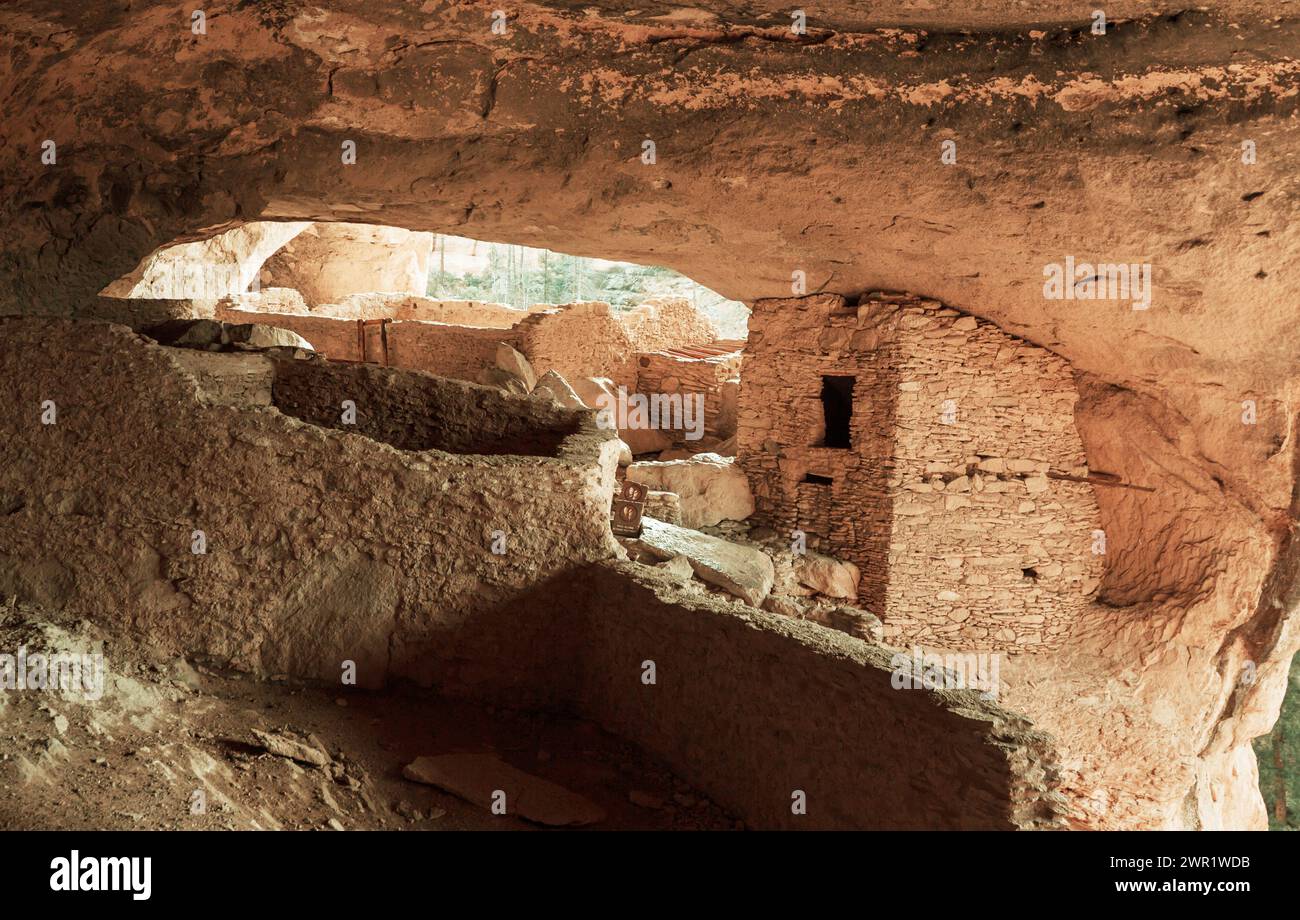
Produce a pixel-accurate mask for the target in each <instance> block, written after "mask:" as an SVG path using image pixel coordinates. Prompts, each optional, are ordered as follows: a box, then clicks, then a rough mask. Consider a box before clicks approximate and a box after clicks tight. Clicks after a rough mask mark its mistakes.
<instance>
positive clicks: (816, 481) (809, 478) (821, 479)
mask: <svg viewBox="0 0 1300 920" xmlns="http://www.w3.org/2000/svg"><path fill="white" fill-rule="evenodd" d="M803 481H804V482H807V483H812V484H813V485H815V486H829V485H834V484H835V480H834V479H831V477H829V476H818V475H817V474H816V473H804V475H803Z"/></svg>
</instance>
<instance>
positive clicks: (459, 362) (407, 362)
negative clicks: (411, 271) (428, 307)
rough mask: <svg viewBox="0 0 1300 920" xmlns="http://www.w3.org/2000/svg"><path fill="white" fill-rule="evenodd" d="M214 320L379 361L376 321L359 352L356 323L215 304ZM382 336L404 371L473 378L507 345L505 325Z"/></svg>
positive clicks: (411, 329)
mask: <svg viewBox="0 0 1300 920" xmlns="http://www.w3.org/2000/svg"><path fill="white" fill-rule="evenodd" d="M216 318H217V319H219V320H222V321H224V322H228V323H263V324H265V325H268V326H278V327H280V328H282V329H290V330H292V331H294V332H296V333H298V334H299V335H301V336H302V337H303V338H305V339H306V340H307V341H308V342H311V344H312V345H313V346H314V347H315V348H316V351H317V352H319V353H320V354H323V355H324V356H326V357H328V358H335V359H341V360H345V361H361V360H366V361H371V362H375V363H382V362H383V347H382V344H381V342H380V338H379V337H380V335H381V331H380V327H379V325H378V324H374V325H371V326H367V327H366V329H365V336H366V340H365V350H364V353H363V351H362V345H361V338H360V331H359V325H358V321H357V320H355V319H334V318H327V317H322V316H315V315H312V316H302V315H298V314H289V313H251V312H248V311H244V310H232V309H228V308H225V307H220V306H219V307H218V308H217V310H216ZM382 334H383V335H385V336H387V339H388V364H389V366H391V367H400V368H405V369H407V370H416V371H425V372H426V373H430V374H437V375H439V376H441V377H454V378H456V379H458V380H471V381H472V380H475V379H477V377H478V375H479V372H480V371H482V370H483V368H485V367H490V366H492V365H493V364H494V363H495V361H496V349H497V345H498V343H500V342H507V343H513V342H514V341H516V336H515V333H514V331H513V330H511V329H485V328H479V327H474V326H453V325H446V324H444V323H426V322H391V323H388V324H386V325H385V326H384V328H383V331H382Z"/></svg>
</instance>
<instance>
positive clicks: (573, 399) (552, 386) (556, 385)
mask: <svg viewBox="0 0 1300 920" xmlns="http://www.w3.org/2000/svg"><path fill="white" fill-rule="evenodd" d="M520 357H522V355H521V356H520ZM530 368H531V365H530ZM533 392H534V393H541V394H543V395H545V396H549V397H550V398H551V399H553V400H555V401H556V402H557V403H559V404H560V405H561V406H563V407H564V408H566V409H585V408H587V407H586V406H585V405H584V404H583V402H582V400H581V399H579V398H578V394H577V393H575V392H574V391H573V387H571V386H569V383H568V381H567V380H565V379H564V377H563V376H561V375H560V374H558V373H556V372H555V371H553V370H551V371H547V372H546V373H545V374H542V376H541V377H540V378H539V379H538V381H537V385H536V386H535V387H533Z"/></svg>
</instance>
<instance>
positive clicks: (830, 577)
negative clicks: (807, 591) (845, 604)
mask: <svg viewBox="0 0 1300 920" xmlns="http://www.w3.org/2000/svg"><path fill="white" fill-rule="evenodd" d="M794 575H795V578H797V579H798V580H799V584H801V585H803V586H804V587H807V588H812V589H813V590H814V591H816V592H817V593H818V594H825V595H826V596H827V597H835V598H840V599H846V598H853V597H857V596H858V579H859V578H860V577H861V572H859V571H858V567H857V566H856V565H854V564H853V563H852V562H842V561H841V560H839V559H833V558H831V557H830V556H823V555H822V554H821V553H802V554H800V555H797V556H795V557H794Z"/></svg>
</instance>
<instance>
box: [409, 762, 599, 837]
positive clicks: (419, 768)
mask: <svg viewBox="0 0 1300 920" xmlns="http://www.w3.org/2000/svg"><path fill="white" fill-rule="evenodd" d="M402 775H403V776H405V777H406V778H407V779H409V780H412V781H413V782H417V783H426V784H428V785H430V786H437V787H438V788H440V789H445V790H447V791H448V792H450V793H452V794H454V795H458V796H460V797H461V798H462V799H464V800H465V801H467V802H472V803H474V804H475V805H478V806H479V807H481V808H484V809H486V810H488V811H491V810H492V806H493V804H494V803H495V802H496V801H498V799H499V793H504V794H505V802H504V804H505V813H506V814H508V815H518V816H519V817H521V818H524V819H526V820H528V821H533V822H535V823H537V824H545V825H548V826H550V827H567V826H574V825H583V824H596V823H598V822H600V821H603V820H605V810H604V809H603V808H601V807H600V806H599V805H597V804H596V803H595V802H592V801H591V800H590V799H587V798H586V797H584V796H581V795H578V794H577V793H576V792H571V791H569V790H568V789H565V788H564V787H563V786H558V785H556V784H555V783H553V782H551V781H550V780H546V779H542V778H541V777H540V776H534V775H532V774H531V773H525V772H524V771H523V770H520V769H518V768H516V767H513V766H511V765H510V764H508V763H506V762H505V761H503V760H502V759H501V758H499V757H497V755H495V754H442V755H439V756H436V757H417V758H415V760H414V761H412V762H411V763H409V764H407V765H406V766H405V767H403V768H402Z"/></svg>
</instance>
